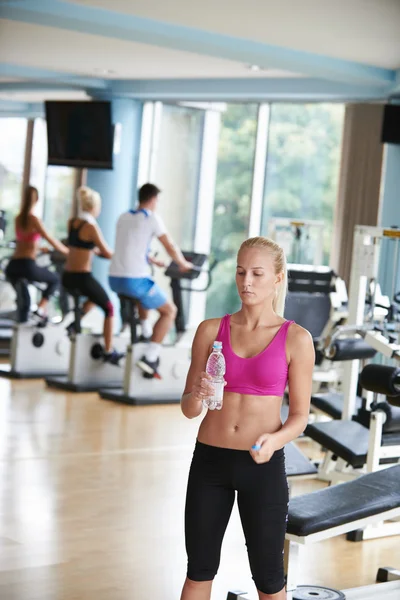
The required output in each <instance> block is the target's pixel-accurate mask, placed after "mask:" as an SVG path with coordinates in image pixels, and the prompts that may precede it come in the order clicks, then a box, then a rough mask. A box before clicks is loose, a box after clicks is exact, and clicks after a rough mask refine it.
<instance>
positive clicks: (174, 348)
mask: <svg viewBox="0 0 400 600" xmlns="http://www.w3.org/2000/svg"><path fill="white" fill-rule="evenodd" d="M184 256H185V258H186V260H188V261H190V262H192V263H193V264H194V267H195V268H194V269H193V270H191V271H189V272H187V273H181V272H180V271H179V267H178V265H177V264H176V263H174V262H172V263H171V264H170V266H169V267H168V269H167V271H166V273H165V274H166V275H167V277H170V279H171V288H172V295H173V299H174V302H175V305H176V307H177V309H178V311H177V315H176V318H175V325H176V332H177V338H178V339H177V342H176V343H175V344H173V345H170V346H168V345H163V347H162V350H161V355H160V375H161V379H156V378H151V379H147V378H145V377H144V376H143V372H142V370H141V369H140V368H139V367H138V366H137V364H136V363H137V361H138V360H139V359H140V358H141V357H142V356H143V354H145V352H146V344H145V343H141V342H139V336H138V332H137V327H138V325H139V317H138V312H137V310H138V307H137V301H136V300H135V299H134V298H132V297H129V296H122V295H121V296H120V298H121V300H123V301H125V302H126V303H127V304H128V303H129V306H130V325H131V343H130V345H129V346H128V348H127V356H126V362H125V372H124V379H123V386H122V388H121V387H120V388H118V389H100V391H99V394H100V396H101V398H103V399H104V400H113V401H115V402H122V403H124V404H132V405H140V404H171V403H179V401H180V398H181V396H182V392H183V388H184V385H185V378H186V375H187V372H188V369H189V366H190V349H191V341H192V336H188V337H187V339H184V338H186V336H184V333H185V332H186V323H185V316H184V303H183V297H182V292H183V291H189V292H205V291H206V290H207V289H208V288H209V287H210V284H211V273H212V270H213V269H214V267H215V266H216V264H217V262H216V261H214V262H213V264H212V265H211V266H210V267H209V269H208V270H207V271H202V267H203V265H204V263H205V262H206V260H207V256H206V255H205V254H195V253H193V252H184ZM201 272H206V273H207V275H208V277H207V284H206V285H205V287H203V288H201V289H198V288H196V289H192V288H191V287H183V286H182V284H181V281H182V280H183V279H186V280H191V281H193V280H194V279H197V278H198V277H199V275H200V273H201ZM189 338H190V339H189Z"/></svg>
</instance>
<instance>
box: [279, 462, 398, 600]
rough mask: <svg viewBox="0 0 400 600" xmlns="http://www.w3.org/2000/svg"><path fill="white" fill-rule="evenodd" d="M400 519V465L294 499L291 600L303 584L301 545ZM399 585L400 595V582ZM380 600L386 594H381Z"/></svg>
mask: <svg viewBox="0 0 400 600" xmlns="http://www.w3.org/2000/svg"><path fill="white" fill-rule="evenodd" d="M399 517H400V465H396V466H394V467H390V468H388V469H385V470H384V471H377V472H376V473H368V474H367V475H363V476H361V477H359V478H358V479H355V480H353V481H348V482H346V483H342V484H340V485H337V486H333V487H329V488H325V489H323V490H318V491H316V492H312V493H311V494H305V495H303V496H298V497H296V498H293V499H291V500H290V502H289V518H288V524H287V533H286V542H287V548H286V561H287V591H288V598H287V600H291V598H292V596H291V595H289V594H292V593H293V591H294V590H295V589H296V587H297V585H298V583H299V576H300V573H299V553H300V548H301V546H304V545H308V544H312V543H313V542H318V541H322V540H327V539H330V538H333V537H336V536H337V535H342V534H344V533H348V532H351V531H354V530H357V529H360V528H363V527H366V526H367V525H371V524H375V523H381V522H382V521H385V520H389V519H396V518H399ZM398 586H399V587H398V589H399V594H400V581H399V583H398ZM380 591H381V588H380V587H378V588H377V592H378V593H379V592H380ZM382 592H383V588H382ZM310 597H312V596H310ZM347 597H348V598H350V597H351V596H350V595H349V596H347ZM371 597H372V596H371ZM377 597H378V595H377V596H376V598H377ZM399 597H400V596H399ZM379 598H383V594H382V595H381V593H379Z"/></svg>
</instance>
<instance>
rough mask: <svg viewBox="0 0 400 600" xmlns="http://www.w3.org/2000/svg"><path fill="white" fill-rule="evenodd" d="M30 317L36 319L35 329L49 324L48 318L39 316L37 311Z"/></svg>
mask: <svg viewBox="0 0 400 600" xmlns="http://www.w3.org/2000/svg"><path fill="white" fill-rule="evenodd" d="M32 316H33V317H34V318H35V319H37V327H46V325H47V323H48V322H49V317H48V316H47V315H41V314H40V313H39V312H38V311H37V310H35V311H34V312H33V313H32Z"/></svg>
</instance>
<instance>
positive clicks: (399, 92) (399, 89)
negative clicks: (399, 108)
mask: <svg viewBox="0 0 400 600" xmlns="http://www.w3.org/2000/svg"><path fill="white" fill-rule="evenodd" d="M391 96H392V97H393V98H398V97H399V96H400V69H399V70H398V71H396V83H395V85H394V86H393V88H392V89H391Z"/></svg>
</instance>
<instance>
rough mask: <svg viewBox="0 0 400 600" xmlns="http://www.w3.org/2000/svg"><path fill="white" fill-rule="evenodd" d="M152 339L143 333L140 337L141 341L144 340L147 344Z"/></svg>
mask: <svg viewBox="0 0 400 600" xmlns="http://www.w3.org/2000/svg"><path fill="white" fill-rule="evenodd" d="M150 340H151V336H150V337H146V336H144V335H143V334H142V335H141V336H140V337H139V342H143V343H145V344H148V343H149V342H150Z"/></svg>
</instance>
